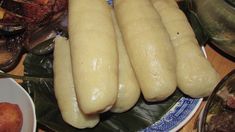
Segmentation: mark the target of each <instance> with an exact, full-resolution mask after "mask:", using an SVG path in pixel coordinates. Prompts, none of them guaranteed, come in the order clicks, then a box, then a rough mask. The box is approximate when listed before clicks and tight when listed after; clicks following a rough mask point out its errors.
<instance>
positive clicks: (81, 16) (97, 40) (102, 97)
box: [68, 0, 118, 114]
mask: <svg viewBox="0 0 235 132" xmlns="http://www.w3.org/2000/svg"><path fill="white" fill-rule="evenodd" d="M68 15H69V18H68V20H69V21H68V22H69V24H68V30H69V42H70V44H71V56H72V69H73V77H74V84H75V89H76V94H77V98H78V100H79V105H80V107H81V109H82V111H83V112H84V113H86V114H91V113H96V112H99V113H102V112H105V111H108V110H109V109H110V108H111V107H112V106H113V104H114V103H115V101H116V98H117V92H118V54H117V45H116V38H115V37H116V36H115V31H114V28H113V23H112V17H111V7H110V6H109V5H108V4H107V2H106V1H105V0H69V14H68Z"/></svg>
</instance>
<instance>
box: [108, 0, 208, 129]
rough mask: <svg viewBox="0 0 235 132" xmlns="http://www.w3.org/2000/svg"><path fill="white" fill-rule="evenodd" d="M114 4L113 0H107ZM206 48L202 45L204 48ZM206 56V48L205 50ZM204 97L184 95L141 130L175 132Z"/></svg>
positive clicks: (188, 118) (193, 112) (191, 114)
mask: <svg viewBox="0 0 235 132" xmlns="http://www.w3.org/2000/svg"><path fill="white" fill-rule="evenodd" d="M107 2H108V3H109V4H110V5H112V4H113V0H107ZM203 49H204V48H203V47H202V50H203ZM203 52H204V54H205V56H206V53H205V50H203ZM202 100H203V99H202V98H200V99H192V98H187V97H182V98H181V99H180V100H179V101H178V102H177V103H176V104H175V105H174V106H173V107H172V108H171V109H170V110H169V111H167V113H166V114H165V115H164V116H163V117H161V119H160V120H159V121H157V122H155V123H154V124H152V125H151V126H149V127H147V128H145V129H144V130H141V132H169V131H172V132H175V131H177V130H179V129H180V128H181V127H182V126H184V125H185V124H186V123H187V122H188V121H189V120H190V119H191V118H192V116H193V115H194V114H195V112H196V111H197V110H198V108H199V106H200V104H201V102H202Z"/></svg>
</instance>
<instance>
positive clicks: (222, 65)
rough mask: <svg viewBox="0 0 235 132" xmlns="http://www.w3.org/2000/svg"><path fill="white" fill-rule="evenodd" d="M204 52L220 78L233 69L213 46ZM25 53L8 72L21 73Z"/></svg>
mask: <svg viewBox="0 0 235 132" xmlns="http://www.w3.org/2000/svg"><path fill="white" fill-rule="evenodd" d="M206 53H207V56H208V60H209V61H210V62H211V64H212V65H213V66H214V68H215V69H216V71H217V72H218V73H219V74H220V76H221V78H223V77H224V76H225V75H226V74H228V73H229V72H230V71H231V70H233V69H235V62H234V61H232V60H231V59H228V58H226V57H225V56H224V55H223V54H222V53H220V52H218V51H217V50H216V49H215V48H212V47H211V46H209V45H207V46H206ZM24 57H25V55H24V56H23V57H22V59H21V61H20V63H19V64H18V65H17V67H16V68H15V69H13V70H12V71H10V72H9V73H11V74H15V75H23V73H24V67H23V60H24ZM204 104H205V101H204V102H203V103H202V105H201V107H200V108H199V109H198V111H197V113H196V114H195V115H194V116H193V118H192V119H191V120H190V121H189V122H188V123H187V124H186V125H185V126H184V127H183V128H182V129H181V130H180V132H191V131H193V128H194V126H195V123H196V121H197V117H198V115H199V113H200V111H201V109H202V107H203V106H204Z"/></svg>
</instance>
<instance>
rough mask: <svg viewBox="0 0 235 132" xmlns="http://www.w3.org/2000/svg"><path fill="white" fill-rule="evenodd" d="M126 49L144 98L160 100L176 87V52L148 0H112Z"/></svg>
mask: <svg viewBox="0 0 235 132" xmlns="http://www.w3.org/2000/svg"><path fill="white" fill-rule="evenodd" d="M114 9H115V13H116V16H117V20H118V23H119V26H120V30H121V32H122V34H123V38H124V43H125V45H126V48H127V53H128V55H129V57H130V60H131V63H132V66H133V68H134V71H135V73H136V76H137V79H138V81H139V84H140V87H141V91H142V93H143V95H144V98H145V99H146V100H147V101H161V100H164V99H166V98H167V97H169V96H170V95H171V94H172V93H173V92H174V91H175V89H176V71H175V67H176V62H175V52H174V49H173V47H172V44H171V41H170V37H169V35H168V33H167V31H166V29H165V27H164V26H163V24H162V22H161V18H160V16H159V15H158V13H157V12H156V11H155V9H154V7H153V5H152V3H151V2H150V1H149V0H115V1H114Z"/></svg>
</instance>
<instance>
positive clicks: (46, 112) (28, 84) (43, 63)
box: [22, 54, 183, 132]
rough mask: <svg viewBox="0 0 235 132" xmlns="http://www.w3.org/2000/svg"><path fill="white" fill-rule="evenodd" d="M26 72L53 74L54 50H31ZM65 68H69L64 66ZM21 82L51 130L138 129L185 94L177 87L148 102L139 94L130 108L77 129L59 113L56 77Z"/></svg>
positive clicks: (33, 74) (32, 74) (108, 114)
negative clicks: (165, 96)
mask: <svg viewBox="0 0 235 132" xmlns="http://www.w3.org/2000/svg"><path fill="white" fill-rule="evenodd" d="M24 66H25V75H27V76H37V77H51V78H53V68H52V67H53V56H52V54H48V55H44V56H37V55H34V54H28V55H27V56H26V58H25V61H24ZM65 70H66V69H65ZM22 86H23V87H24V88H25V89H26V90H27V91H28V92H29V93H30V95H31V97H32V98H33V101H34V103H35V107H36V116H37V121H38V123H39V124H40V125H42V126H45V127H47V128H48V129H50V130H52V131H57V132H59V131H61V132H65V131H68V132H73V131H84V132H85V131H94V130H95V131H125V132H126V131H138V130H141V129H144V128H145V127H147V126H149V125H151V124H153V123H154V122H156V121H158V120H159V119H160V118H161V117H162V116H163V115H164V114H165V113H166V112H167V111H168V110H169V109H170V108H171V107H172V106H173V105H174V104H175V103H176V102H177V101H178V100H179V99H180V98H181V97H182V96H183V94H182V93H181V92H180V91H178V90H177V91H176V92H175V93H174V94H173V95H172V96H171V97H170V98H168V99H167V100H166V101H163V102H158V103H147V102H145V101H144V100H143V97H140V99H139V101H138V103H137V105H136V106H135V107H134V108H132V109H131V110H130V111H128V112H125V113H121V114H115V113H111V112H107V113H104V114H102V115H101V122H100V123H99V124H98V126H97V127H95V128H93V129H83V130H79V129H75V128H74V127H72V126H69V125H68V124H66V123H65V122H64V121H63V119H62V117H61V114H60V111H59V108H58V105H57V102H56V99H55V95H54V91H53V81H48V80H43V79H42V80H40V81H38V80H35V81H24V82H23V84H22Z"/></svg>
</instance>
